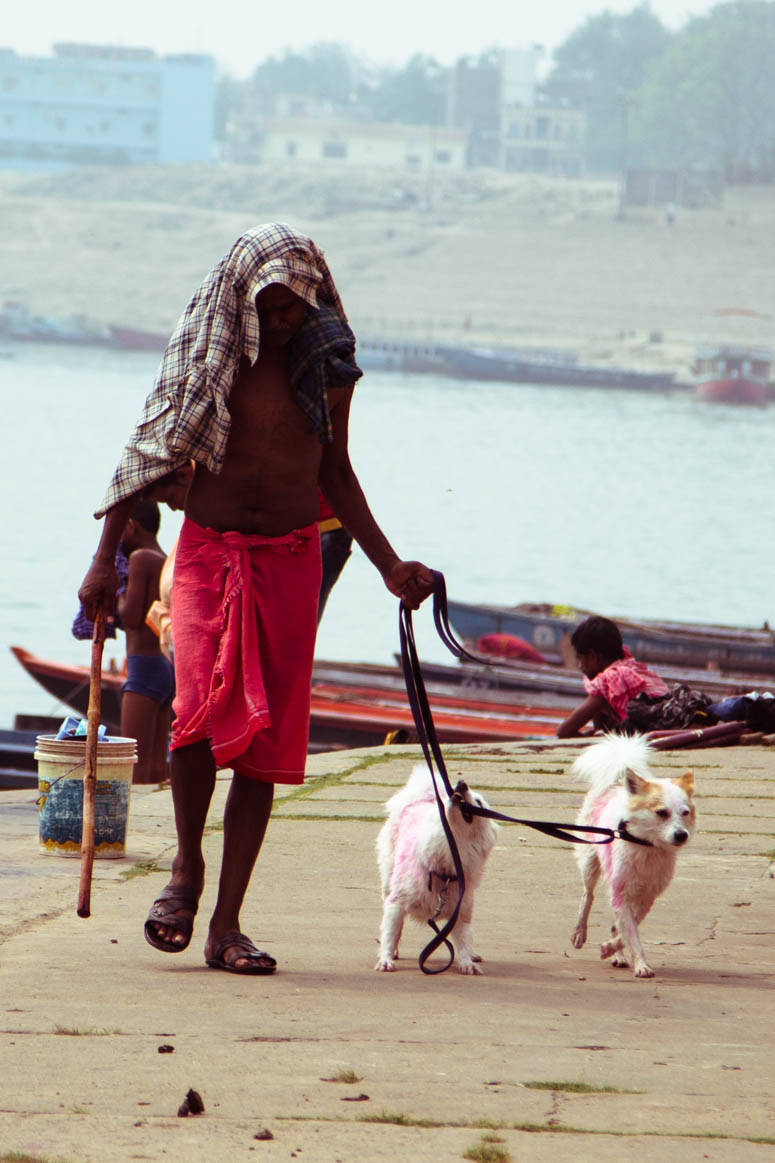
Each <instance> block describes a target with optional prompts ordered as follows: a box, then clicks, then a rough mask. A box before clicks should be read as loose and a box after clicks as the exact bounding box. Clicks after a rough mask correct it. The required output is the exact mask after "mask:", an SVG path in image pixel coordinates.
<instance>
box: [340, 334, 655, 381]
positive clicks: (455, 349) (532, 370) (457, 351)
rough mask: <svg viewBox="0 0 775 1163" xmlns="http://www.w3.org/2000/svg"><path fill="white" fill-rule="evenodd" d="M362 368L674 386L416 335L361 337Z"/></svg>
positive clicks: (569, 357) (551, 354) (562, 357)
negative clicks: (414, 336) (416, 336)
mask: <svg viewBox="0 0 775 1163" xmlns="http://www.w3.org/2000/svg"><path fill="white" fill-rule="evenodd" d="M358 358H359V360H360V362H361V363H362V365H363V367H364V368H366V369H369V368H378V369H380V370H382V371H402V372H432V373H435V374H437V375H446V376H455V377H458V378H462V379H469V380H493V381H499V382H501V383H509V384H547V385H557V386H561V387H562V386H567V387H594V388H641V389H649V390H662V391H666V390H668V389H670V388H673V387H677V385H676V383H675V376H674V375H673V373H672V372H646V371H640V370H635V369H633V368H621V367H609V366H595V365H593V364H581V363H579V362H578V357H577V355H576V354H575V352H562V351H546V350H542V349H536V348H523V349H508V348H489V347H488V348H484V347H461V346H459V345H455V344H445V343H433V342H430V341H423V340H421V339H419V340H418V339H404V340H396V339H378V338H371V337H365V338H361V339H360V341H359V343H358Z"/></svg>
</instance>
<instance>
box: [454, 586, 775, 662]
mask: <svg viewBox="0 0 775 1163" xmlns="http://www.w3.org/2000/svg"><path fill="white" fill-rule="evenodd" d="M587 616H588V614H587V612H581V611H578V612H569V613H552V607H551V606H546V607H535V608H534V609H531V610H526V609H521V608H519V607H514V608H510V607H508V606H484V605H471V604H468V603H466V602H454V601H450V602H449V620H450V622H451V624H452V626H453V628H454V629H455V631H456V632H457V633H458V635H459V636H460V637H461V638H464V639H468V640H473V639H476V638H479V637H481V635H483V634H514V635H515V636H516V637H518V638H523V639H524V640H525V641H526V642H529V643H530V644H531V645H532V646H535V647H536V649H538V650H540V651H541V653H542V654H543V655H544V656H545V657H546V658H547V659H549V660H551V661H559V660H560V659H561V658H562V657H563V643H565V652H567V648H568V639H569V638H570V635H571V634H572V633H573V631H574V630H575V628H576V627H577V626H578V625H579V623H580V622H582V621H583V620H584V618H585V617H587ZM614 620H615V621H616V623H617V625H618V626H619V629H620V630H621V632H622V639H623V641H624V644H625V646H626V647H627V649H628V650H629V651H630V652H631V653H632V654H633V655H634V656H635V657H636V658H638V659H640V660H641V661H642V662H654V663H659V662H662V663H670V664H672V665H675V666H684V667H692V668H697V669H704V668H707V667H710V668H712V669H714V670H716V669H718V670H723V671H727V672H730V671H731V672H735V671H745V672H746V673H748V674H765V675H767V674H775V638H774V637H773V635H772V634H771V633H770V631H769V630H754V629H750V628H745V627H740V628H736V627H734V626H710V625H708V626H703V625H702V624H701V623H687V624H685V625H682V624H680V623H662V622H632V621H630V620H627V619H619V618H616V619H614Z"/></svg>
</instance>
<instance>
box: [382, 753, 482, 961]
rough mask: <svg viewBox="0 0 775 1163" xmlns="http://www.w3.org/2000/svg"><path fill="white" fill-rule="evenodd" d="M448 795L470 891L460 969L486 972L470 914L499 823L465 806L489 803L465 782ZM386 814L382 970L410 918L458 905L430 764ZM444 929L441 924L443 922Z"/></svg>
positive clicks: (437, 916)
mask: <svg viewBox="0 0 775 1163" xmlns="http://www.w3.org/2000/svg"><path fill="white" fill-rule="evenodd" d="M444 798H445V799H446V804H445V810H446V816H447V821H448V823H449V826H450V829H451V831H452V835H453V836H454V838H455V843H456V844H457V848H458V853H459V856H460V863H461V865H462V867H463V873H464V875H465V895H464V897H463V901H462V903H461V906H460V912H459V914H458V919H457V922H456V924H455V928H454V930H453V933H452V936H453V938H454V942H455V948H456V953H457V962H458V970H459V971H460V973H481V970H480V969H479V968H478V966H477V965H476V962H478V961H481V957H479V956H477V954H475V953H474V950H473V932H472V928H471V920H472V916H473V911H474V893H475V890H476V888H477V886H478V885H479V882H480V881H481V879H482V874H483V873H484V866H485V864H486V863H487V858H488V856H489V855H490V852H491V851H492V849H493V846H494V844H495V838H496V835H497V831H498V829H497V825H496V824H494V823H493V822H492V820H489V819H487V818H486V817H483V816H475V815H471V814H470V813H467V812H466V810H465V805H466V804H478V805H479V807H483V808H486V807H488V806H489V805H488V804H487V802H486V801H485V800H484V799H483V798H482V796H480V795H478V794H477V793H475V792H472V791H471V790H470V788H469V787H468V785H467V784H466V783H464V782H463V780H462V779H461V780H459V781H458V783H457V785H456V787H455V789H454V792H453V794H452V795H451V796H449V797H444ZM385 810H386V812H387V820H386V821H385V823H384V824H383V825H382V828H381V830H380V833H379V836H378V837H377V861H378V864H379V871H380V878H381V881H382V897H383V909H382V925H381V927H380V952H379V960H378V961H377V964H376V965H375V966H374V968H375V969H377V970H380V971H382V972H383V973H390V972H392V970H394V969H395V964H394V962H395V960H396V959H397V958H398V943H399V941H400V939H401V931H402V928H403V924H404V919H405V917H407V916H410V917H412V918H413V919H414V920H416V921H419V922H421V923H422V922H427V921H428V920H430V919H431V918H433V919H434V920H439V921H444V920H447V919H448V918H449V917H450V916H451V914H452V911H453V909H454V907H455V905H456V904H457V900H458V889H457V878H456V876H455V866H454V863H453V861H452V853H451V851H450V847H449V842H448V840H447V837H446V835H445V832H444V828H443V827H442V823H441V818H440V815H439V807H438V804H437V802H436V796H435V794H434V791H433V783H432V780H431V775H430V772H429V771H428V769H427V767H416V768H415V769H414V771H413V772H412V774H411V775H410V777H409V780H408V781H407V783H406V784H405V786H404V787H403V788H402V789H401V791H399V792H396V794H395V795H394V796H393V797H392V798H391V799H389V800H388V802H387V804H386V805H385ZM439 927H441V926H439Z"/></svg>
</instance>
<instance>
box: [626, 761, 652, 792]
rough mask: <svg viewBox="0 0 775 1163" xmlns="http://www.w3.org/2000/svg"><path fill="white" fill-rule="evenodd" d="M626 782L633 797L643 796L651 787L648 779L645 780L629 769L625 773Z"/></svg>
mask: <svg viewBox="0 0 775 1163" xmlns="http://www.w3.org/2000/svg"><path fill="white" fill-rule="evenodd" d="M624 782H625V785H626V787H627V791H628V792H629V793H630V795H631V796H642V795H643V794H644V792H645V791H646V789H647V788H648V786H649V781H648V780H647V779H644V778H643V776H642V775H638V773H637V772H635V771H632V769H631V768H629V767H628V768H627V770H626V771H625V773H624Z"/></svg>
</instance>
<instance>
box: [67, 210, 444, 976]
mask: <svg viewBox="0 0 775 1163" xmlns="http://www.w3.org/2000/svg"><path fill="white" fill-rule="evenodd" d="M360 375H361V371H360V369H359V368H358V366H357V365H356V363H355V340H354V337H353V335H352V332H351V331H350V328H349V327H348V325H347V320H346V316H345V314H344V309H343V307H342V304H341V301H340V299H339V295H338V294H337V291H336V288H335V286H334V283H333V280H332V278H331V275H330V272H329V270H328V266H327V265H326V261H325V259H324V257H323V255H322V253H321V251H320V250H318V248H317V247H316V246H315V244H314V243H313V242H312V241H311V240H310V239H308V238H305V237H304V236H303V235H301V234H298V233H297V232H296V231H294V230H292V229H290V228H289V227H287V226H284V225H281V224H278V223H272V224H269V225H265V226H258V227H256V228H254V229H252V230H249V231H248V232H247V233H246V234H244V235H242V237H241V238H239V239H237V241H236V242H235V244H234V246H233V247H232V248H231V250H230V251H229V253H228V254H227V255H226V256H225V258H223V259H222V260H221V262H219V263H218V265H217V266H216V267H214V268H213V270H212V271H211V272H210V274H209V275H208V276H207V277H206V278H205V280H204V282H203V283H202V285H201V286H200V288H199V289H198V291H197V292H196V293H195V295H194V297H193V298H192V299H191V301H190V303H189V304H188V307H187V308H186V310H185V312H184V314H183V316H182V317H181V319H180V322H179V323H178V325H177V327H176V329H175V331H174V333H173V335H172V337H171V339H170V342H169V345H168V347H167V351H166V353H165V356H164V359H163V362H162V366H161V369H160V371H159V375H158V377H157V380H156V383H155V385H154V389H153V391H152V392H151V395H150V396H149V397H148V399H147V401H146V404H145V408H144V410H143V413H142V415H141V417H140V420H139V422H138V424H137V427H136V428H135V431H134V433H133V434H132V436H131V438H130V440H129V443H128V444H127V446H126V449H125V450H124V454H123V456H122V459H121V462H120V464H119V466H118V468H117V470H116V473H115V475H114V477H113V481H112V483H111V485H110V488H109V490H108V493H107V495H106V497H105V499H104V500H103V502H102V505H101V507H100V509H99V510H98V511H97V514H96V516H97V517H101V516H103V514H105V515H106V517H105V523H104V527H103V530H102V536H101V538H100V543H99V547H98V550H97V554H96V556H95V558H94V561H93V562H92V565H91V568H90V569H89V572H88V573H87V575H86V577H85V578H84V581H83V584H82V586H81V589H80V592H79V596H80V598H81V600H82V602H83V604H84V607H85V609H86V610H87V612H91V613H92V614H93V613H94V612H96V610H97V608H98V607H102V608H103V609H104V610H106V611H109V612H112V610H113V596H114V592H115V586H116V580H115V569H114V565H113V561H114V557H115V553H116V548H117V546H118V541H119V539H120V536H121V533H122V531H123V529H124V526H125V525H126V521H127V518H128V516H129V514H130V513H131V510H132V507H133V505H134V502H135V499H136V498H137V496H138V495H139V494H140V493H142V492H143V491H144V490H146V489H148V487H149V486H151V485H152V484H153V482H154V481H155V480H158V479H159V478H161V477H163V476H164V475H165V474H167V473H168V472H170V471H172V470H174V469H176V468H178V467H179V466H181V465H183V464H185V463H186V462H187V461H188V460H189V459H193V460H194V461H195V463H196V468H195V472H194V478H193V481H192V483H191V487H190V489H189V491H188V495H187V498H186V502H185V519H184V523H183V527H182V529H181V534H180V540H179V544H178V550H177V556H176V561H175V575H174V583H173V593H172V609H173V639H174V650H175V671H176V675H177V684H178V693H177V697H176V699H175V704H174V708H175V713H176V719H175V723H174V727H173V733H172V742H171V748H172V768H171V783H172V796H173V802H174V806H175V823H176V829H177V837H178V851H177V854H176V856H175V859H174V862H173V865H172V877H171V880H170V883H169V884H168V885H167V886H166V888H164V889H163V890H162V892H161V893H160V894H159V897H158V898H157V900H156V901H155V902H154V904H153V907H152V908H151V911H150V913H149V915H148V919H147V921H146V923H145V936H146V938H147V940H148V941H149V942H150V943H151V944H152V945H154V946H155V947H156V948H157V949H161V950H163V951H165V952H169V953H177V952H180V951H181V950H183V949H185V948H186V946H187V945H188V944H189V942H190V940H191V934H192V931H193V926H194V917H195V915H196V912H197V908H198V904H199V897H200V895H201V892H202V888H203V885H204V873H205V868H204V859H203V855H202V835H203V832H204V826H205V820H206V818H207V811H208V808H209V805H210V800H211V797H212V793H213V789H214V787H215V773H216V769H217V768H223V767H230V768H232V769H233V771H234V777H233V780H232V783H231V787H230V790H229V795H228V798H227V802H226V809H225V816H224V832H223V855H222V861H221V873H220V881H219V887H218V897H217V901H216V905H215V911H214V912H213V915H212V917H211V919H210V927H209V932H208V935H207V939H206V943H205V959H206V961H207V964H208V965H210V966H212V967H214V968H217V969H224V970H227V971H229V972H232V973H244V974H266V973H272V972H274V970H275V968H276V962H275V960H274V958H273V957H270V956H269V954H267V953H263V952H261V951H260V950H258V949H257V948H256V947H255V946H254V945H253V943H252V942H251V941H250V940H249V939H248V937H247V936H245V934H243V933H242V931H241V929H240V909H241V907H242V903H243V900H244V897H245V893H246V891H247V887H248V883H249V881H250V877H251V874H252V871H253V867H254V865H255V862H256V859H257V857H258V853H259V851H260V848H261V843H262V841H263V837H264V833H265V830H266V826H267V823H268V820H269V816H270V813H271V809H272V799H273V792H274V784H275V783H291V784H296V783H301V782H302V781H303V779H304V765H305V758H306V752H307V742H308V728H309V705H310V684H311V675H312V658H313V651H314V643H315V629H316V620H317V607H318V595H319V589H320V575H321V566H320V542H319V535H318V531H317V524H316V522H317V518H318V513H319V507H320V501H319V495H318V486H319V487H320V489H321V490H322V492H323V494H324V496H325V498H326V500H327V501H328V503H329V504H330V506H331V508H332V509H333V511H334V512H335V513H336V515H337V517H338V518H339V519H340V520H341V522H342V524H343V525H344V527H345V528H346V529H347V530H348V531H349V532H350V533H351V534H352V536H353V537H354V538H355V540H356V541H357V542H358V544H359V545H360V546H361V548H362V549H363V551H364V553H365V554H366V555H367V557H368V558H369V559H370V560H371V561H372V562H373V564H374V565H375V566H376V568H377V569H378V570H379V572H380V573H381V574H382V577H383V579H384V582H385V585H386V586H387V588H388V589H389V590H390V592H391V593H392V594H395V595H396V596H397V597H399V598H401V599H402V600H403V601H404V602H405V603H406V604H407V605H408V606H410V607H411V608H412V609H416V608H417V606H419V604H420V603H421V602H422V601H423V600H424V598H426V597H427V596H428V594H429V593H430V592H431V589H432V576H431V573H430V571H429V570H428V569H427V568H426V566H424V565H422V564H420V563H419V562H417V561H401V560H400V559H399V557H398V555H397V554H396V552H395V551H394V549H393V548H392V546H391V545H390V543H389V542H388V540H387V538H386V537H385V535H384V533H383V532H382V530H381V529H380V527H379V526H378V524H377V522H376V521H375V519H374V517H373V516H372V514H371V512H370V510H369V507H368V505H367V503H366V499H365V497H364V495H363V492H362V490H361V487H360V484H359V483H358V478H357V476H356V475H355V472H354V471H353V468H352V465H351V464H350V458H349V454H348V418H349V412H350V401H351V399H352V394H353V387H354V385H355V382H356V380H357V379H358V378H359V377H360Z"/></svg>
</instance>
